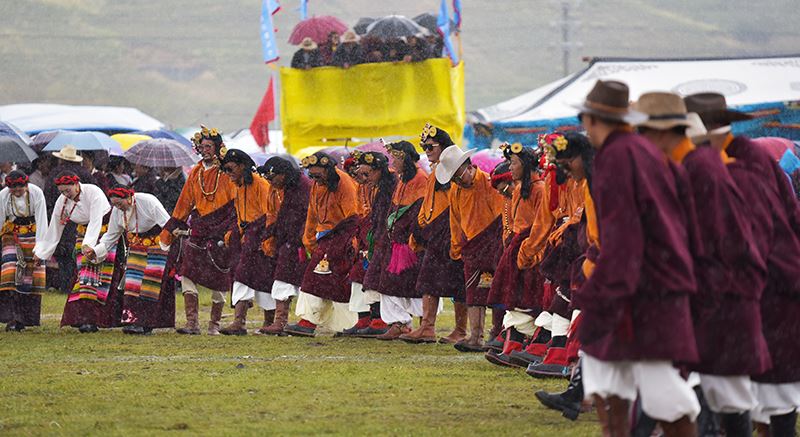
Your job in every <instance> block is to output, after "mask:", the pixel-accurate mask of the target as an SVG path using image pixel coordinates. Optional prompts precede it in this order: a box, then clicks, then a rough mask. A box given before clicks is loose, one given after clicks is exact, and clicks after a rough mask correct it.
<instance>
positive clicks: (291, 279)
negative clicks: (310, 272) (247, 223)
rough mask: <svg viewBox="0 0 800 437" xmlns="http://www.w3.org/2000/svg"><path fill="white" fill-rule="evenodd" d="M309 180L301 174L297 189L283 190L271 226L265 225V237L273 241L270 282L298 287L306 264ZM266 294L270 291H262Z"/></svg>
mask: <svg viewBox="0 0 800 437" xmlns="http://www.w3.org/2000/svg"><path fill="white" fill-rule="evenodd" d="M310 193H311V180H310V179H308V177H306V175H304V174H301V175H300V179H299V181H298V182H297V186H295V187H293V188H291V189H287V190H284V196H283V203H282V204H281V208H280V210H279V211H278V218H277V220H275V223H273V224H271V225H269V226H267V231H266V233H265V238H270V237H273V238H275V249H276V254H275V258H273V261H272V262H273V263H274V270H273V275H272V280H273V281H281V282H285V283H287V284H292V285H295V286H300V282H301V281H302V279H303V273H304V272H305V270H306V266H307V264H308V257H307V256H306V249H305V247H304V246H303V232H304V231H305V225H306V215H307V214H308V199H309V196H310ZM266 291H271V288H270V290H266Z"/></svg>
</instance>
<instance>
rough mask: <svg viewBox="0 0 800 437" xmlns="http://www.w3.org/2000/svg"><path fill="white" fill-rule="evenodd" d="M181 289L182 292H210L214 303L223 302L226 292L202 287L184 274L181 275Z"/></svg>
mask: <svg viewBox="0 0 800 437" xmlns="http://www.w3.org/2000/svg"><path fill="white" fill-rule="evenodd" d="M181 290H182V292H183V294H186V293H189V294H198V293H200V292H202V293H211V302H214V303H225V295H226V294H227V291H217V290H212V289H210V288H208V287H203V286H202V285H197V284H195V283H194V281H192V280H191V279H189V278H187V277H186V276H181Z"/></svg>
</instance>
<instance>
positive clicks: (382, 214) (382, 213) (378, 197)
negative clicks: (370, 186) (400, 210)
mask: <svg viewBox="0 0 800 437" xmlns="http://www.w3.org/2000/svg"><path fill="white" fill-rule="evenodd" d="M358 165H366V166H368V167H371V168H373V169H375V170H378V171H380V172H381V177H380V179H379V180H378V191H377V192H376V193H375V198H374V199H373V201H372V218H371V220H370V223H371V224H372V228H373V229H375V228H376V227H377V226H378V225H380V223H381V221H382V220H386V214H388V211H389V208H390V206H391V204H392V194H394V189H395V187H396V186H397V177H396V176H395V175H394V173H392V172H391V171H390V170H389V159H388V158H387V157H386V155H384V154H382V153H380V152H366V153H363V154H361V155H359V157H358Z"/></svg>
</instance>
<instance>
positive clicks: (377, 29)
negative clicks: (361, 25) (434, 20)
mask: <svg viewBox="0 0 800 437" xmlns="http://www.w3.org/2000/svg"><path fill="white" fill-rule="evenodd" d="M426 33H428V31H427V30H426V29H425V28H424V27H422V26H420V25H419V24H417V23H415V22H414V20H411V19H408V18H406V17H404V16H402V15H389V16H387V17H383V18H380V19H378V20H375V22H374V23H372V24H370V25H369V27H367V35H369V36H376V37H378V38H381V39H384V40H386V39H398V38H408V37H409V36H416V35H420V34H421V35H424V34H426Z"/></svg>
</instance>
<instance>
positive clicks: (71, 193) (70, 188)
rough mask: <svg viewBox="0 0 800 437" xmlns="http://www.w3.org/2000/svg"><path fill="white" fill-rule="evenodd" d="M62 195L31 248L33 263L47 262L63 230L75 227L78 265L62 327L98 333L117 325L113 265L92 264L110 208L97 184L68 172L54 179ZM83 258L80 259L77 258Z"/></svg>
mask: <svg viewBox="0 0 800 437" xmlns="http://www.w3.org/2000/svg"><path fill="white" fill-rule="evenodd" d="M54 182H55V185H56V186H57V187H58V191H59V192H60V193H61V195H60V196H59V197H58V199H57V200H56V204H55V208H54V209H53V215H52V217H51V218H50V225H49V226H48V228H47V233H46V234H45V236H44V239H43V240H41V241H37V242H36V246H35V247H34V248H33V254H34V255H35V259H34V262H36V260H37V259H38V260H46V259H49V258H50V257H51V256H52V255H53V252H54V251H55V250H56V246H58V242H59V240H60V239H61V234H62V232H63V231H64V227H65V226H66V225H67V224H68V223H70V222H73V223H76V224H77V225H78V230H77V232H78V242H77V244H76V250H78V248H80V249H79V254H78V255H79V257H78V258H79V262H80V265H81V269H80V274H79V277H78V280H77V281H76V282H75V283H74V286H73V288H72V293H70V294H69V296H68V297H67V303H66V304H65V305H64V313H63V315H62V317H61V326H72V327H77V328H79V329H80V331H81V332H83V333H86V332H97V330H98V326H102V327H112V326H118V323H119V314H118V311H119V303H120V302H117V300H119V299H118V296H117V293H115V291H114V290H112V289H110V285H111V281H112V272H113V266H112V265H111V262H106V263H102V264H96V263H94V262H92V261H91V259H90V254H92V253H94V251H95V248H96V247H97V244H98V242H99V240H100V234H101V233H102V228H103V223H104V219H105V217H106V215H107V214H108V213H109V212H110V211H111V205H109V204H108V200H106V195H105V193H103V190H101V189H100V188H98V187H97V186H96V185H92V184H84V183H81V179H80V177H78V176H77V175H76V174H75V173H73V172H71V171H69V170H67V171H65V172H62V173H60V174H59V175H57V176H56V177H55V179H54ZM80 255H83V256H80Z"/></svg>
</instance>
